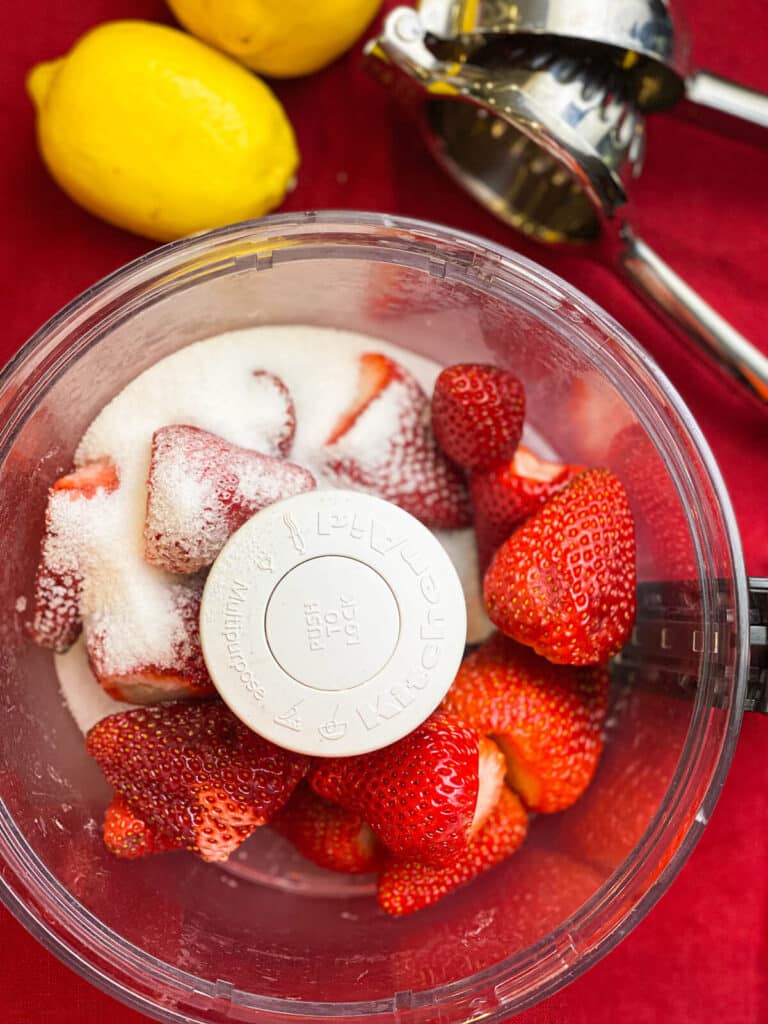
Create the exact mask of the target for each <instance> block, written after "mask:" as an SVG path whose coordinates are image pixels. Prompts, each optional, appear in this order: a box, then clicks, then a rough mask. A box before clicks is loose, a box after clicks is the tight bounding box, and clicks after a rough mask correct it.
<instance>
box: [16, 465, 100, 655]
mask: <svg viewBox="0 0 768 1024" xmlns="http://www.w3.org/2000/svg"><path fill="white" fill-rule="evenodd" d="M119 482H120V481H119V478H118V474H117V469H116V468H115V466H114V464H113V463H112V462H111V461H110V460H109V459H98V460H96V461H94V462H89V463H87V464H86V465H84V466H81V467H80V468H79V469H75V470H73V471H72V472H71V473H68V474H67V475H66V476H63V477H61V478H60V479H59V480H57V481H56V482H55V483H54V484H53V486H52V487H51V489H50V491H49V492H48V504H47V507H46V511H45V530H44V533H43V539H42V544H41V551H40V563H39V565H38V569H37V574H36V576H35V585H34V592H33V596H32V603H31V616H30V620H29V622H28V623H27V625H26V629H27V632H28V634H29V636H30V638H31V639H32V640H33V641H34V642H35V643H36V644H39V645H40V646H41V647H50V648H52V649H53V650H54V651H58V652H62V651H66V650H67V649H68V648H69V647H71V646H72V644H73V643H74V642H75V640H77V638H78V636H79V635H80V629H81V626H82V622H81V617H80V595H81V590H82V583H83V579H82V575H81V572H80V566H79V564H78V556H77V551H76V550H75V549H74V547H73V545H72V543H71V540H72V537H73V535H76V533H77V532H78V531H87V530H88V529H89V525H88V520H89V517H90V516H93V515H96V516H98V515H99V514H100V512H101V508H100V505H99V501H100V500H102V499H103V498H104V497H105V496H106V495H109V494H111V493H112V492H113V491H115V490H116V489H117V487H118V486H119ZM97 498H98V499H99V501H94V499H97Z"/></svg>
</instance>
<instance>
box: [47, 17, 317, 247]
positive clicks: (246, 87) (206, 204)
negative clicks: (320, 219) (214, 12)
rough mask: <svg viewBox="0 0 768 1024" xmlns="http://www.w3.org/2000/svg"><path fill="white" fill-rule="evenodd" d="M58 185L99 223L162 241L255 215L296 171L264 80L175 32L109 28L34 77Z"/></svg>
mask: <svg viewBox="0 0 768 1024" xmlns="http://www.w3.org/2000/svg"><path fill="white" fill-rule="evenodd" d="M27 88H28V90H29V93H30V95H31V97H32V100H33V102H34V103H35V106H36V107H37V115H38V117H37V135H38V142H39V145H40V150H41V153H42V156H43V159H44V160H45V163H46V164H47V166H48V169H49V170H50V172H51V174H52V175H53V177H54V178H55V179H56V181H57V182H58V183H59V185H60V186H61V187H62V188H63V189H64V191H65V192H66V193H67V194H68V195H69V196H71V198H72V199H74V200H75V201H76V202H78V203H80V204H81V205H82V206H84V207H85V208H86V209H87V210H90V211H91V212H92V213H95V214H96V215H97V216H99V217H103V218H104V220H107V221H110V222H111V223H112V224H117V225H118V226H119V227H123V228H127V229H128V230H129V231H135V232H136V233H137V234H140V235H146V236H148V237H149V238H154V239H158V240H160V241H167V240H169V239H173V238H179V237H181V236H182V235H187V234H190V233H191V232H194V231H201V230H204V229H206V228H212V227H218V226H219V225H222V224H230V223H232V222H233V221H238V220H245V219H247V218H250V217H260V216H261V215H262V214H264V213H266V212H267V211H268V210H271V209H272V208H273V207H274V206H276V205H277V204H278V203H280V202H281V201H282V199H283V197H284V195H285V192H286V189H287V187H288V186H289V184H290V182H291V181H292V179H293V176H294V174H295V172H296V168H297V166H298V151H297V149H296V141H295V139H294V135H293V130H292V129H291V126H290V124H289V122H288V119H287V118H286V115H285V112H284V110H283V108H282V107H281V106H280V104H279V102H278V101H277V99H276V98H275V96H274V95H273V94H272V92H271V91H270V90H269V88H268V87H267V86H266V85H265V84H264V83H263V82H261V81H259V79H258V78H256V77H255V76H254V75H252V74H251V73H250V72H248V71H246V70H245V69H244V68H242V67H241V66H240V65H239V64H237V63H236V62H235V61H233V60H230V59H229V58H228V57H225V56H224V55H223V54H221V53H218V52H217V51H216V50H213V49H211V48H210V47H208V46H206V45H205V44H204V43H201V42H200V41H199V40H197V39H193V38H192V37H191V36H188V35H186V34H185V33H184V32H181V31H179V30H177V29H173V28H166V27H165V26H162V25H153V24H150V23H149V22H143V21H113V22H107V23H106V24H103V25H100V26H98V27H97V28H95V29H93V30H92V31H90V32H88V33H87V34H86V35H84V36H83V37H82V38H81V39H79V40H78V42H77V43H76V44H75V46H74V47H73V49H72V50H71V51H70V52H69V53H68V54H67V55H66V56H64V57H61V58H59V59H58V60H54V61H49V62H46V63H44V64H38V65H37V66H36V67H34V68H33V69H32V70H31V71H30V73H29V75H28V77H27Z"/></svg>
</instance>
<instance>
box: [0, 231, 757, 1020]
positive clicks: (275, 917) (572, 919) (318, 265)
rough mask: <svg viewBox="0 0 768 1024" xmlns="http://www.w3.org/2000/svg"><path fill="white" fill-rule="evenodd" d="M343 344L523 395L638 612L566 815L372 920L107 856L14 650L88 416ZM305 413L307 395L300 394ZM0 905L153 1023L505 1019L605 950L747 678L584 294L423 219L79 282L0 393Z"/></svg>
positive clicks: (724, 515) (711, 775)
mask: <svg viewBox="0 0 768 1024" xmlns="http://www.w3.org/2000/svg"><path fill="white" fill-rule="evenodd" d="M291 323H301V324H316V325H321V326H324V327H338V328H347V329H351V330H355V331H362V332H366V333H369V334H370V335H372V336H374V337H376V338H381V339H385V340H387V341H390V342H394V343H395V344H397V345H400V346H403V347H404V348H406V349H410V350H412V351H414V352H417V353H420V354H422V355H425V356H428V357H431V358H433V359H435V360H437V361H439V362H440V363H444V364H447V363H451V362H455V361H458V360H472V361H485V362H493V363H497V364H498V365H501V366H505V367H509V368H510V369H512V370H513V371H514V372H515V373H516V374H518V375H519V376H520V377H521V378H522V380H523V381H524V384H525V387H526V391H527V396H528V410H529V422H530V424H531V425H532V427H533V428H534V429H535V431H536V432H537V433H538V435H539V436H540V437H541V439H542V443H545V444H546V445H548V446H549V448H548V449H547V451H550V450H551V451H552V452H554V453H555V454H559V455H561V456H562V457H563V458H566V459H567V460H568V461H569V462H582V463H586V464H591V465H606V466H608V467H610V468H611V469H613V470H614V471H615V472H616V473H617V474H618V475H619V476H620V477H621V479H622V480H623V482H624V484H625V485H626V487H627V490H628V492H629V495H630V499H631V502H632V506H633V509H634V513H635V517H636V521H637V526H638V572H639V588H640V593H639V612H638V620H637V625H636V628H635V630H634V633H633V636H632V640H631V642H630V644H629V645H628V646H627V649H626V651H625V652H624V654H623V655H622V656H621V657H620V658H619V659H617V661H616V663H615V664H614V669H613V678H612V698H611V710H610V713H609V718H608V722H607V725H606V736H607V739H606V750H605V754H604V757H603V760H602V762H601V764H600V766H599V769H598V772H597V775H596V777H595V780H594V782H593V784H592V786H591V788H590V789H589V790H588V792H587V793H586V794H585V796H584V797H583V798H582V799H581V800H580V801H578V802H577V803H576V804H575V805H574V806H573V807H572V808H570V809H569V810H568V811H566V812H564V813H562V814H559V815H551V816H546V815H540V816H538V817H537V818H536V819H535V820H533V821H532V824H531V829H530V835H529V838H528V840H527V842H526V843H525V844H524V846H523V848H522V849H521V850H520V852H518V853H517V854H515V855H514V856H513V857H512V858H510V859H509V860H508V861H507V862H505V863H504V864H502V865H501V866H499V867H497V868H495V869H494V870H492V871H490V872H487V873H486V874H485V875H484V876H482V877H481V878H479V879H478V880H476V881H475V882H473V883H471V884H470V885H467V886H465V887H464V888H462V889H460V890H459V891H457V892H456V893H455V894H453V895H451V896H450V897H448V898H446V899H444V900H443V901H442V902H440V903H439V904H438V905H436V906H435V907H433V908H430V909H428V910H425V911H423V912H420V913H417V914H415V915H412V916H410V917H405V918H400V919H395V918H388V917H386V916H385V915H384V914H383V913H382V912H381V911H379V910H378V908H377V906H376V902H375V899H374V898H373V896H372V891H373V890H372V883H371V880H370V879H359V878H358V879H348V878H346V877H345V876H335V875H330V874H327V873H324V872H321V871H320V870H319V869H315V868H312V867H311V866H310V865H308V864H306V863H305V862H304V861H302V860H301V859H300V858H299V857H298V856H297V855H293V854H291V853H289V851H288V850H287V848H286V847H285V846H284V845H282V844H283V841H282V840H280V839H279V838H278V837H275V836H272V834H271V833H269V832H268V831H267V830H260V832H259V834H258V835H257V841H256V844H255V845H254V846H253V847H249V848H248V850H244V851H243V852H242V854H241V855H240V856H238V855H235V858H234V859H233V862H232V864H231V865H229V866H224V867H220V866H211V865H206V864H203V863H201V862H200V861H198V860H196V859H195V858H194V857H192V856H189V855H186V854H183V853H172V854H165V855H163V856H160V857H157V858H149V859H147V860H144V861H133V862H127V861H120V860H117V859H114V858H112V857H111V856H110V855H109V854H108V853H107V852H106V851H105V850H104V848H103V846H102V842H101V837H100V822H101V818H102V814H103V810H104V808H105V806H106V803H107V799H108V788H107V786H106V783H105V782H104V780H103V778H102V776H101V774H100V772H99V769H98V768H97V766H96V764H95V763H94V762H93V761H92V760H91V759H90V758H89V757H88V756H87V754H86V751H85V747H84V744H83V739H82V736H81V734H80V733H79V731H78V729H77V727H76V725H75V723H74V721H73V719H72V718H71V717H70V714H69V712H68V711H67V709H66V707H65V706H64V705H63V702H62V699H61V696H60V694H59V690H58V686H57V680H56V674H55V671H54V666H53V659H52V657H51V654H50V653H49V652H47V651H43V650H40V649H38V648H36V647H34V646H33V645H32V644H31V643H29V642H28V640H27V639H26V638H25V636H24V631H23V620H24V610H23V603H24V602H23V597H24V595H25V594H28V593H29V592H30V589H31V584H32V579H33V575H34V571H35V566H36V559H37V553H38V547H39V541H40V533H41V526H42V522H43V515H44V508H45V500H46V491H47V488H48V486H49V485H50V483H51V481H52V480H53V479H54V478H55V477H56V476H58V475H59V474H61V473H62V472H64V471H65V470H66V469H67V468H68V467H69V466H70V464H71V461H72V455H73V452H74V449H75V447H76V444H77V442H78V440H79V438H80V436H81V435H82V433H83V431H84V430H85V428H86V427H87V426H88V424H89V423H90V421H91V420H92V419H93V417H94V416H95V415H96V413H97V412H98V411H99V410H100V409H101V407H102V406H103V405H104V403H105V402H107V401H108V400H109V399H110V398H112V396H114V395H115V394H116V393H117V392H118V391H120V390H121V388H123V386H124V385H125V384H127V383H128V382H129V381H130V380H131V379H132V378H133V377H135V376H136V375H137V374H138V373H139V372H140V371H142V370H143V369H144V368H146V367H147V366H149V365H151V364H152V363H153V362H155V361H156V360H157V359H160V358H162V357H163V356H166V355H168V354H169V353H171V352H173V351H175V350H176V349H178V348H180V347H181V346H184V345H187V344H189V343H190V342H192V341H195V340H197V339H201V338H205V337H206V336H210V335H212V334H218V333H220V332H222V331H225V330H229V329H235V328H240V327H245V326H251V325H256V324H291ZM317 400H318V402H321V401H323V382H322V379H319V380H318V382H317ZM0 523H1V524H2V531H3V538H4V557H3V559H2V563H1V564H0V595H2V600H0V629H1V630H2V641H3V642H2V651H1V653H0V676H1V678H2V687H1V688H0V708H1V709H2V727H0V879H1V880H2V885H1V886H0V891H1V892H2V895H3V898H4V900H5V902H6V903H7V905H8V907H9V908H10V910H11V911H12V912H13V913H14V914H15V915H16V916H17V917H18V918H19V920H20V921H21V922H22V923H23V924H24V925H25V926H26V927H27V928H28V929H29V930H30V931H31V932H32V934H34V935H35V936H36V937H37V938H38V939H39V940H40V941H41V942H43V943H44V944H45V945H46V946H47V947H48V948H49V949H50V950H51V951H52V952H53V953H55V954H56V955H58V956H59V957H61V958H62V959H63V960H64V961H65V962H67V963H68V964H69V965H70V966H71V967H72V968H74V969H75V970H76V971H78V972H79V973H80V974H82V975H83V976H84V977H86V978H87V979H89V980H90V981H91V982H93V983H94V984H96V985H98V986H99V987H101V988H102V989H104V990H105V991H107V992H109V993H111V994H112V995H114V996H115V997H117V998H119V999H121V1000H123V1001H124V1002H126V1003H128V1004H130V1005H131V1006H133V1007H135V1008H136V1009H138V1010H141V1011H143V1012H144V1013H146V1014H148V1015H150V1016H153V1017H155V1018H157V1019H158V1020H162V1021H199V1022H203V1021H205V1022H218V1021H228V1022H231V1021H242V1022H252V1021H254V1022H255V1021H259V1022H274V1024H280V1022H285V1024H288V1022H291V1024H296V1022H297V1021H299V1020H301V1019H306V1020H312V1021H346V1022H350V1024H352V1022H358V1021H363V1020H365V1021H380V1022H381V1024H384V1022H390V1021H397V1022H398V1024H416V1022H424V1024H426V1022H429V1024H434V1022H436V1021H440V1022H444V1024H454V1022H460V1021H462V1022H468V1021H475V1020H479V1019H485V1020H488V1021H501V1020H503V1019H506V1018H508V1017H509V1015H510V1014H512V1013H514V1012H515V1011H518V1010H520V1009H522V1008H524V1007H526V1006H528V1005H530V1004H532V1003H534V1002H536V1001H538V1000H540V999H541V998H543V997H544V996H546V995H548V994H550V993H552V992H553V991H555V990H556V989H558V988H560V987H561V986H563V985H564V984H566V983H567V982H568V981H570V980H572V979H573V978H574V977H576V976H577V975H578V974H580V973H581V972H583V971H584V970H586V969H587V968H588V967H589V966H590V965H591V964H593V963H594V962H595V961H596V960H597V959H599V958H600V957H601V956H603V955H604V954H605V953H606V952H607V951H608V950H610V949H611V947H612V946H614V945H615V944H616V943H617V942H618V941H619V940H620V939H621V938H622V937H623V936H625V935H626V934H627V933H628V932H629V931H630V930H631V928H632V927H633V926H634V925H635V924H637V922H638V921H639V920H640V919H641V918H642V917H643V916H644V914H645V913H647V911H648V910H649V909H650V907H651V906H652V905H653V904H654V902H655V901H656V900H657V899H658V897H659V896H660V895H661V894H662V893H663V892H664V890H665V889H666V888H667V887H668V886H669V884H670V882H671V881H672V879H673V878H674V876H675V874H676V873H677V871H678V870H679V869H680V867H681V865H682V864H683V863H684V861H685V860H686V858H687V857H688V855H689V854H690V852H691V850H692V848H693V846H694V844H695V842H696V840H697V838H698V836H699V835H700V833H701V831H702V829H703V828H704V826H705V824H706V822H707V820H708V818H709V816H710V814H711V812H712V809H713V807H714V804H715V802H716V799H717V796H718V793H719V791H720V788H721V786H722V784H723V781H724V778H725V775H726V772H727V770H728V766H729V763H730V760H731V756H732V753H733V749H734V744H735V742H736V738H737V734H738V730H739V725H740V720H741V714H742V709H743V705H744V698H745V690H746V685H747V672H748V661H749V623H748V593H747V580H746V577H745V572H744V566H743V563H742V556H741V551H740V545H739V538H738V534H737V530H736V526H735V521H734V517H733V513H732V511H731V506H730V503H729V500H728V497H727V494H726V492H725V488H724V486H723V482H722V480H721V477H720V474H719V472H718V469H717V466H716V465H715V463H714V460H713V458H712V455H711V453H710V451H709V448H708V447H707V445H706V442H705V441H704V438H703V437H702V435H701V433H700V431H699V430H698V428H697V427H696V424H695V423H694V422H693V420H692V419H691V417H690V415H689V413H688V412H687V410H686V408H685V406H684V405H683V403H682V402H681V400H680V398H679V397H678V395H677V394H676V392H675V391H674V389H673V388H672V386H671V385H670V384H669V382H668V381H667V380H666V379H665V377H664V376H663V374H662V373H661V371H660V370H659V369H658V367H656V366H655V364H654V363H653V362H652V361H651V359H650V358H649V357H648V356H647V355H646V353H645V352H644V351H643V350H642V349H641V348H640V347H639V346H638V345H637V343H636V342H635V341H633V339H632V338H630V337H629V336H628V335H627V333H626V332H625V331H624V330H623V329H622V328H621V327H620V326H619V325H618V324H617V323H616V322H615V321H613V320H612V319H611V318H610V317H609V316H608V315H607V314H605V313H604V312H603V311H602V310H601V309H599V308H598V307H597V306H596V305H594V304H593V303H592V302H591V301H590V300H589V299H587V298H586V297H585V296H584V295H582V294H581V293H580V292H578V291H577V290H576V289H574V288H572V287H570V286H569V285H567V284H566V283H565V282H563V281H561V280H560V279H559V278H557V277H555V276H554V275H553V274H551V273H549V272H548V271H547V270H545V269H543V268H542V267H539V266H537V265H536V264H534V263H532V262H531V261H529V260H527V259H524V258H522V257H520V256H518V255H516V254H515V253H513V252H510V251H509V250H506V249H503V248H501V247H499V246H495V245H492V244H490V243H488V242H484V241H482V240H481V239H478V238H475V237H472V236H469V235H465V234H461V233H459V232H455V231H452V230H449V229H446V228H441V227H437V226H435V225H432V224H427V223H421V222H418V221H410V220H404V219H401V218H394V217H387V216H382V215H374V214H358V213H315V214H307V215H304V216H296V215H287V216H276V217H270V218H266V219H264V220H261V221H258V222H254V223H248V224H242V225H234V226H232V227H228V228H225V229H222V230H219V231H215V232H211V233H208V234H203V235H199V236H196V237H193V238H190V239H188V240H185V241H181V242H178V243H174V244H171V245H168V246H166V247H164V248H162V249H159V250H158V251H156V252H154V253H152V254H150V255H148V256H146V257H143V258H142V259H139V260H137V261H136V262H134V263H132V264H130V265H129V266H127V267H125V268H124V269H122V270H120V271H118V272H117V273H115V274H113V275H112V276H111V277H109V278H107V279H106V280H104V281H102V282H101V283H100V284H98V285H96V286H95V287H93V288H92V289H91V290H90V291H88V292H87V293H86V294H84V295H82V296H81V297H80V298H78V299H76V300H75V301H74V302H72V303H71V304H70V305H69V306H68V307H67V308H66V309H64V310H63V311H62V312H61V313H59V314H58V315H57V316H56V317H54V318H53V319H52V320H51V321H50V322H49V323H48V324H46V325H45V326H44V327H43V328H42V329H41V330H40V331H39V332H38V333H37V334H36V335H35V336H34V337H33V338H32V339H31V340H30V341H29V342H28V343H27V344H26V345H25V346H24V348H23V349H22V350H21V351H20V352H19V353H18V355H17V356H16V357H15V358H14V359H13V360H12V361H11V362H10V364H9V365H8V366H7V367H6V368H5V370H4V371H3V374H2V388H1V390H0Z"/></svg>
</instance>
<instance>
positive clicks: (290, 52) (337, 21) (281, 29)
mask: <svg viewBox="0 0 768 1024" xmlns="http://www.w3.org/2000/svg"><path fill="white" fill-rule="evenodd" d="M168 4H169V6H170V8H171V10H172V11H173V13H174V14H175V15H176V17H177V18H178V19H179V21H180V22H181V23H182V25H184V26H185V28H188V29H189V31H190V32H193V33H194V34H195V35H196V36H199V37H200V38H201V39H205V41H206V42H208V43H212V44H213V45H214V46H217V47H218V48H219V49H220V50H224V51H225V52H226V53H230V54H232V56H233V57H236V58H237V59H238V60H239V61H242V63H243V64H247V66H248V67H249V68H253V70H254V71H259V72H261V73H262V74H264V75H272V76H274V77H275V78H292V77H293V76H295V75H308V74H310V73H311V72H313V71H318V70H319V69H320V68H322V67H325V65H326V64H330V63H331V61H332V60H335V59H336V58H337V57H338V56H339V55H340V54H342V53H344V51H345V50H348V49H349V47H350V46H351V45H352V44H353V43H354V42H355V40H356V39H357V38H358V37H359V36H360V35H361V34H362V32H363V30H364V29H365V27H366V25H368V23H369V22H370V21H371V19H372V18H373V16H374V14H375V13H376V11H377V10H378V9H379V7H380V6H381V0H215V2H212V0H168Z"/></svg>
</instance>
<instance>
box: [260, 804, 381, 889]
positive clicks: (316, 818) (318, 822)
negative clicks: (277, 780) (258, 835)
mask: <svg viewBox="0 0 768 1024" xmlns="http://www.w3.org/2000/svg"><path fill="white" fill-rule="evenodd" d="M269 824H270V827H271V828H273V829H274V830H275V831H276V832H279V833H280V834H281V835H283V836H285V837H286V839H289V840H290V841H291V842H292V843H293V845H294V846H295V847H296V849H297V850H298V851H299V853H301V854H302V855H303V856H304V857H306V858H307V860H311V861H312V863H313V864H318V865H319V866H320V867H321V868H328V869H329V870H330V871H346V872H348V873H349V874H367V873H368V872H373V871H377V870H378V869H379V867H380V866H381V864H382V860H383V855H384V847H383V846H382V845H381V843H380V842H379V840H378V839H377V838H376V836H375V835H374V834H373V831H372V829H371V827H370V826H369V825H367V824H366V823H365V822H364V821H363V819H362V818H361V817H360V815H359V814H355V813H354V812H353V811H346V810H344V808H343V807H339V805H338V804H334V803H331V801H330V800H324V799H323V797H321V796H318V795H317V794H316V793H314V792H313V791H312V790H311V789H310V787H309V786H307V785H305V784H301V785H300V786H299V787H298V788H297V789H296V792H295V793H294V794H293V796H292V797H291V799H290V800H289V801H288V803H287V804H286V805H285V807H284V808H283V809H282V810H281V811H280V812H279V813H278V814H276V815H275V817H274V818H273V819H272V820H271V821H270V823H269Z"/></svg>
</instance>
